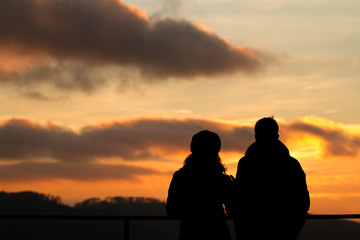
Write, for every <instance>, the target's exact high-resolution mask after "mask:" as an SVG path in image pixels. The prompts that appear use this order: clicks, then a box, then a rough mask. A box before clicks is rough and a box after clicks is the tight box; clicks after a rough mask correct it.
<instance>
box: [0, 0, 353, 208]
mask: <svg viewBox="0 0 360 240" xmlns="http://www.w3.org/2000/svg"><path fill="white" fill-rule="evenodd" d="M359 13H360V2H359V1H357V0H303V1H292V0H286V1H285V0H242V1H233V0H206V1H205V0H191V1H190V0H142V1H140V0H139V1H137V0H133V1H130V0H127V1H121V0H77V1H72V0H27V1H25V0H19V1H13V0H2V1H0V109H1V111H0V191H1V190H4V191H9V192H11V191H23V190H32V191H38V192H42V193H49V194H52V195H56V196H60V197H61V199H62V201H63V203H66V204H70V205H71V204H74V203H76V202H79V201H82V200H85V199H87V198H90V197H99V198H105V197H107V196H146V197H155V198H159V199H160V200H166V197H167V190H168V186H169V183H170V180H171V177H172V174H173V172H174V171H176V170H177V169H179V168H180V167H181V166H182V162H183V160H184V159H185V158H186V156H187V155H188V154H189V153H190V151H189V144H190V141H191V137H192V135H193V134H195V133H197V132H198V131H200V130H203V129H208V130H211V131H214V132H216V133H218V134H219V136H220V138H221V140H222V149H221V152H220V156H221V158H222V160H223V162H224V163H225V165H226V167H227V169H228V170H227V172H228V173H229V174H232V175H235V174H236V166H237V162H238V160H239V159H240V158H241V157H242V156H243V155H244V152H245V150H246V148H247V147H248V146H249V145H250V144H251V143H252V142H253V141H254V133H253V127H254V124H255V122H256V121H257V120H258V119H259V118H262V117H266V116H271V115H273V116H275V118H276V120H277V121H278V123H279V125H280V139H281V140H282V141H283V142H284V143H285V144H286V145H287V146H288V148H289V150H290V153H291V155H292V156H294V157H295V158H297V159H298V160H299V162H300V163H301V165H302V167H303V169H304V171H305V172H306V174H307V182H308V187H309V191H310V196H311V209H310V212H311V213H359V212H360V111H359V110H360V94H359V91H360V28H359V26H360V14H359Z"/></svg>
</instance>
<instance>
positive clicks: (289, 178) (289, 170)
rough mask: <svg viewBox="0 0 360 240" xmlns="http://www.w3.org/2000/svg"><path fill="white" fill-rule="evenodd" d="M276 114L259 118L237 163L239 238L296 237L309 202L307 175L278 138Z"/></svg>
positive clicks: (236, 224) (237, 224) (237, 233)
mask: <svg viewBox="0 0 360 240" xmlns="http://www.w3.org/2000/svg"><path fill="white" fill-rule="evenodd" d="M278 131H279V127H278V124H277V123H276V121H275V120H274V118H263V119H260V120H259V121H258V122H257V123H256V125H255V139H256V141H255V142H254V143H253V144H251V145H250V146H249V147H248V149H247V151H246V153H245V156H244V157H243V158H241V159H240V161H239V163H238V169H237V174H236V185H235V188H236V189H235V194H236V197H235V201H234V212H233V214H234V216H235V221H234V223H235V230H236V236H237V239H238V240H240V239H242V240H246V239H252V240H258V239H277V240H279V239H280V240H285V239H286V240H291V239H294V240H295V239H297V237H298V235H299V233H300V231H301V229H302V227H303V225H304V223H305V217H306V214H307V211H308V210H309V206H310V198H309V192H308V190H307V185H306V176H305V173H304V171H303V170H302V168H301V166H300V164H299V162H298V161H297V160H296V159H295V158H293V157H291V156H290V154H289V150H288V149H287V147H286V146H285V145H284V144H283V143H282V142H281V141H280V140H279V139H278V138H279V135H278Z"/></svg>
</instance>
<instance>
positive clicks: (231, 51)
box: [0, 0, 273, 91]
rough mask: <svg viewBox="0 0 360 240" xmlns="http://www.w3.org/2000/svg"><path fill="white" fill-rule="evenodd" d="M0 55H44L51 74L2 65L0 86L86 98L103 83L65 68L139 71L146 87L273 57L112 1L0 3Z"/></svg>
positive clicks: (252, 67)
mask: <svg viewBox="0 0 360 240" xmlns="http://www.w3.org/2000/svg"><path fill="white" fill-rule="evenodd" d="M171 3H172V4H168V5H166V6H167V8H169V9H171V8H177V7H178V5H179V4H180V1H171ZM4 49H8V50H7V51H10V53H11V51H12V50H11V49H17V50H16V53H17V54H18V56H19V52H20V53H21V54H27V55H29V56H32V55H33V56H34V58H36V57H44V56H46V57H48V58H50V59H53V64H54V62H55V67H54V66H53V65H49V64H47V63H46V61H45V63H44V62H42V65H40V66H36V64H35V66H31V68H30V69H26V70H24V71H22V70H19V69H15V70H14V69H13V70H12V71H10V70H8V69H7V67H8V66H5V65H6V64H5V65H3V66H0V80H1V81H3V82H5V81H9V79H8V78H13V79H15V80H13V81H12V82H19V81H20V82H21V81H22V82H27V81H31V80H35V81H40V82H41V81H42V79H47V80H48V81H50V82H51V81H54V82H55V85H56V86H57V87H59V88H62V89H63V88H65V89H66V88H75V89H77V88H79V89H83V90H85V91H86V90H88V89H92V88H94V87H96V85H99V84H100V83H101V82H102V81H103V80H104V79H106V76H100V77H99V76H96V73H93V72H92V73H91V74H84V72H85V71H83V68H81V66H80V67H79V66H76V68H75V69H74V67H72V66H70V65H66V64H63V63H64V62H65V63H67V62H71V64H72V62H82V64H85V66H87V70H89V71H91V69H92V66H93V65H97V66H107V65H109V64H110V65H116V66H131V67H136V68H137V69H139V71H140V73H141V74H142V75H143V76H145V77H146V78H145V77H144V78H143V79H144V80H145V79H146V80H149V79H153V78H159V77H162V78H168V77H196V76H213V75H218V74H225V73H233V72H238V71H240V72H246V73H251V72H256V71H258V70H260V69H262V68H263V67H264V65H266V63H267V62H269V61H272V60H273V57H272V56H271V54H267V53H265V52H261V51H259V50H254V49H250V48H245V47H244V48H240V47H236V46H234V45H232V44H231V43H229V42H227V41H226V40H224V39H223V38H221V37H219V36H218V35H216V34H215V33H211V32H208V31H205V30H202V29H201V28H200V27H198V26H196V25H194V24H192V23H190V22H188V21H185V20H177V19H171V18H166V19H158V20H151V19H149V18H148V17H147V16H146V13H144V12H142V11H141V10H140V9H139V8H137V7H133V6H127V5H125V4H124V3H122V2H121V1H116V0H77V1H72V0H47V1H40V0H17V1H13V0H2V1H0V50H4ZM9 49H10V50H9ZM8 53H9V52H8ZM21 54H20V55H21ZM44 64H45V66H44ZM9 71H10V73H9ZM64 72H65V73H64ZM78 73H80V74H78ZM39 79H40V80H39ZM52 79H55V80H52ZM56 79H57V80H56ZM64 79H67V80H66V81H65V83H63V82H64V81H63V80H64ZM99 82H100V83H99Z"/></svg>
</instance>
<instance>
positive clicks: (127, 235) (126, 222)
mask: <svg viewBox="0 0 360 240" xmlns="http://www.w3.org/2000/svg"><path fill="white" fill-rule="evenodd" d="M124 240H130V219H129V218H124Z"/></svg>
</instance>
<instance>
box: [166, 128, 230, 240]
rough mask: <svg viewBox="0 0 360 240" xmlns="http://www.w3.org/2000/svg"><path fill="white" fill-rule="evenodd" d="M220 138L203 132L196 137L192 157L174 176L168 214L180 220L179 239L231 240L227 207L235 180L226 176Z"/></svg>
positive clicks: (170, 188) (170, 190)
mask: <svg viewBox="0 0 360 240" xmlns="http://www.w3.org/2000/svg"><path fill="white" fill-rule="evenodd" d="M220 148H221V142H220V138H219V136H218V135H217V134H216V133H213V132H210V131H207V130H203V131H201V132H199V133H197V134H195V135H194V136H193V137H192V141H191V145H190V150H191V154H190V155H189V156H188V157H187V158H186V160H185V161H184V166H183V167H182V168H181V169H180V170H178V171H176V172H175V173H174V176H173V179H172V181H171V184H170V187H169V193H168V198H167V203H166V212H167V214H168V215H169V216H174V217H179V218H180V219H181V223H180V236H179V239H181V240H182V239H186V240H191V239H196V240H201V239H219V240H230V233H229V228H228V226H227V223H226V220H225V218H224V216H225V211H224V207H223V204H224V203H225V202H226V200H227V199H230V196H229V194H230V190H231V189H230V186H231V184H232V180H231V178H230V177H229V176H228V175H226V174H225V167H224V165H223V164H222V163H221V159H220V157H219V154H218V153H219V151H220Z"/></svg>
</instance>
